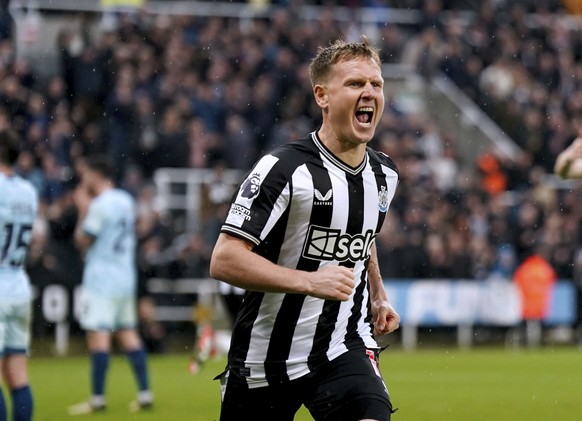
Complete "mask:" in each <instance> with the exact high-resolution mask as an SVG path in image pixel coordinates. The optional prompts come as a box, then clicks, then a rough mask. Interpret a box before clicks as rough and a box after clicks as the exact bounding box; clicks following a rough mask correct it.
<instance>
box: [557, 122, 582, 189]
mask: <svg viewBox="0 0 582 421" xmlns="http://www.w3.org/2000/svg"><path fill="white" fill-rule="evenodd" d="M554 172H555V173H556V174H557V175H559V176H560V177H562V178H582V130H581V131H580V132H579V134H578V137H577V138H576V140H574V142H573V143H572V144H571V145H570V146H568V147H567V148H566V149H564V150H563V151H562V153H560V155H558V158H557V159H556V164H555V165H554Z"/></svg>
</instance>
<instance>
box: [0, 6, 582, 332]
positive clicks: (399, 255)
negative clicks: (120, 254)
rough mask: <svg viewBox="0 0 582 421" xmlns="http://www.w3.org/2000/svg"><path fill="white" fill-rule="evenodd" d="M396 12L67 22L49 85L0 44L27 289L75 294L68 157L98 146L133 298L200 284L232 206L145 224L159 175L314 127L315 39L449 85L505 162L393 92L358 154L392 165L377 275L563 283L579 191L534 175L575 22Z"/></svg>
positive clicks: (152, 211) (208, 165) (546, 158)
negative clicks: (21, 199) (122, 209)
mask: <svg viewBox="0 0 582 421" xmlns="http://www.w3.org/2000/svg"><path fill="white" fill-rule="evenodd" d="M279 3H286V2H279ZM290 3H293V2H290ZM347 3H349V4H350V5H351V6H352V7H354V6H357V5H359V3H360V2H346V4H347ZM352 3H353V4H352ZM356 3H357V4H356ZM361 3H362V5H363V6H374V5H375V3H376V2H373V1H369V2H367V1H364V2H361ZM392 3H393V4H394V5H393V7H394V8H395V10H399V9H398V7H401V8H402V9H401V10H403V11H407V10H408V9H410V8H413V9H414V13H413V14H410V15H408V14H407V15H406V16H413V17H415V18H414V19H412V20H410V21H406V19H404V18H403V19H402V22H401V23H400V24H397V23H387V24H370V23H366V24H364V25H360V24H359V23H358V22H356V21H349V20H348V21H347V22H346V21H345V20H342V19H336V18H337V14H334V9H333V8H331V7H327V8H323V9H320V10H321V11H322V12H321V14H320V15H319V20H317V21H316V20H313V19H308V18H304V17H303V18H302V17H300V14H299V13H298V11H297V9H295V8H293V7H278V8H274V9H272V10H271V12H270V14H269V15H268V16H259V17H255V18H239V17H221V16H217V17H206V16H205V17H196V16H190V15H182V16H172V15H168V14H148V13H144V12H141V13H120V14H117V15H114V16H113V18H112V19H111V20H107V21H104V20H102V21H101V25H96V26H95V27H92V28H93V29H94V30H92V31H88V30H86V29H87V28H88V24H87V22H86V21H84V20H83V19H86V17H82V18H80V20H79V21H80V22H81V24H80V25H69V26H67V27H65V28H63V29H62V30H61V32H60V33H59V35H58V43H57V45H54V54H55V55H56V56H57V57H58V67H57V69H58V70H57V71H55V72H53V73H52V74H50V75H46V74H44V73H43V72H42V71H40V70H39V69H38V67H36V68H35V67H33V66H32V65H31V63H30V62H28V61H27V60H25V59H23V58H20V56H19V55H18V54H17V51H16V50H15V45H16V44H15V42H14V40H13V39H11V37H10V36H9V35H10V34H6V33H5V31H4V32H1V33H0V127H5V126H7V125H8V124H10V122H12V124H13V125H15V126H16V128H18V130H19V131H20V132H21V133H22V135H23V137H24V139H25V144H24V149H25V151H26V152H25V153H24V154H23V155H22V157H21V160H20V163H19V168H20V169H19V170H20V173H21V174H22V175H23V176H24V177H26V178H27V179H29V180H31V181H32V182H33V183H34V184H35V185H36V186H37V188H38V189H39V192H40V193H41V197H42V214H41V218H42V224H40V225H39V227H40V228H39V229H38V230H37V232H35V235H34V241H33V245H32V250H31V253H30V262H29V266H30V270H31V276H32V278H33V281H34V283H35V284H36V285H37V287H38V288H39V289H41V290H42V288H43V286H45V285H49V284H53V283H55V282H58V283H60V284H65V285H67V286H68V287H70V288H73V287H74V286H75V285H76V284H78V282H79V279H80V277H79V273H80V270H81V269H80V268H81V260H80V257H79V256H78V254H77V252H76V251H75V250H74V248H73V247H72V246H71V241H70V237H71V235H72V230H73V227H74V225H75V221H76V215H75V214H74V207H73V206H72V203H71V193H72V191H73V189H74V188H75V185H76V182H77V176H76V174H77V171H78V168H79V167H80V166H82V165H83V156H85V155H88V154H92V153H96V152H104V153H107V154H109V155H110V156H111V157H112V158H113V159H114V160H115V162H116V164H117V168H118V169H119V174H118V178H119V182H120V183H121V185H122V186H123V187H124V188H126V189H128V190H129V191H130V192H132V194H134V195H135V196H136V198H137V200H138V207H139V223H138V233H139V238H140V245H139V259H140V268H141V272H142V283H141V285H142V287H143V289H142V293H143V294H144V295H145V294H146V293H147V291H146V289H145V286H146V280H147V279H149V278H152V277H153V278H166V279H179V278H185V277H186V278H205V277H207V275H208V272H207V263H208V259H209V254H210V252H211V249H212V244H213V241H214V239H215V238H216V236H217V230H218V227H219V221H220V215H221V212H224V203H225V202H226V201H227V199H228V195H227V194H226V192H224V191H216V190H214V191H212V192H211V190H212V189H211V187H212V186H210V187H209V186H206V187H205V189H206V190H205V192H204V194H205V195H206V196H205V197H206V198H207V199H208V200H207V201H206V202H205V204H204V206H203V208H202V211H201V213H200V220H199V221H197V223H198V224H199V228H198V229H192V228H191V227H190V226H189V225H188V223H187V221H184V219H183V218H168V215H167V214H165V213H162V212H160V203H159V201H157V200H156V198H158V196H157V195H156V185H155V183H154V180H155V174H156V171H157V170H158V169H159V168H191V169H200V170H207V171H208V172H207V173H214V172H215V171H216V172H218V173H219V172H220V171H222V170H223V169H225V168H227V169H236V170H239V171H245V170H248V169H249V165H251V163H252V162H253V161H255V159H256V158H257V156H259V155H260V154H261V153H262V152H263V151H266V150H270V149H272V148H274V147H276V146H277V145H280V144H282V143H285V142H287V141H288V140H290V139H293V138H296V137H298V136H302V135H304V134H305V133H306V132H307V131H308V130H310V129H311V128H313V127H314V126H315V124H317V123H316V122H317V118H318V113H317V110H316V109H315V108H314V104H313V101H311V99H310V96H311V92H310V91H309V90H308V89H306V87H307V86H309V84H308V83H307V82H306V78H307V71H306V65H307V63H306V60H307V59H308V57H310V56H311V55H312V53H313V51H314V50H315V49H316V48H317V46H318V45H320V44H323V43H327V42H328V41H329V40H332V39H334V38H336V37H338V36H344V37H346V38H354V37H357V36H359V34H360V33H362V32H369V33H370V34H371V37H372V39H373V40H375V42H376V44H377V45H378V47H380V48H382V51H383V59H384V60H385V62H386V63H402V62H404V63H408V64H409V65H411V66H413V67H414V68H415V69H416V71H417V72H418V74H420V75H421V76H422V77H424V78H425V79H426V81H427V83H429V82H430V81H431V80H435V79H439V78H446V79H448V80H450V81H452V82H454V83H455V84H456V85H457V86H458V87H459V88H460V90H461V91H462V92H463V93H464V94H465V95H466V96H467V97H468V98H470V99H471V100H472V101H473V102H474V103H475V104H477V105H478V106H479V107H481V109H482V110H483V111H484V112H485V113H487V114H488V115H489V116H490V117H491V118H492V119H493V120H494V121H495V122H496V123H497V124H498V125H499V126H500V127H501V128H502V129H503V130H504V132H505V133H506V134H507V135H508V136H509V137H510V138H511V139H513V140H514V141H515V142H516V144H517V145H518V146H519V148H520V150H521V152H520V153H519V155H518V157H517V158H516V159H508V158H507V157H505V156H503V155H501V154H498V153H496V150H495V148H486V149H484V150H482V151H481V152H480V153H479V155H478V156H477V157H476V159H475V160H474V161H467V159H463V158H461V156H462V155H463V154H462V153H461V150H462V148H463V147H464V146H463V142H464V139H459V137H458V134H457V133H456V132H454V131H450V130H445V129H442V128H441V126H440V125H439V123H438V121H436V120H435V119H433V118H431V117H430V115H428V113H427V114H424V113H418V112H414V111H412V112H411V111H409V110H407V109H406V108H404V107H402V104H400V103H399V102H398V101H397V100H396V98H391V100H390V98H389V101H387V107H386V110H385V116H384V118H383V121H382V124H381V127H380V129H379V132H378V133H377V136H376V139H375V141H374V142H375V143H374V145H373V146H374V147H376V148H378V149H380V150H382V151H384V152H386V153H387V154H389V155H390V156H391V157H392V158H393V159H394V160H395V161H396V162H397V164H398V166H399V168H400V171H401V179H402V180H401V183H400V186H399V188H398V191H397V195H396V197H395V199H394V201H393V206H392V211H391V213H390V214H389V216H388V218H387V223H386V229H385V230H384V231H383V233H382V234H381V235H380V237H379V238H378V240H379V244H380V246H379V251H380V255H381V257H380V262H381V263H382V268H381V269H382V273H383V275H384V276H385V277H386V278H401V279H412V278H421V279H467V280H485V279H489V278H491V277H502V278H504V279H511V277H512V275H513V270H514V269H515V268H516V267H517V266H518V265H519V264H520V263H521V262H522V261H523V260H524V259H525V258H526V257H528V256H529V255H531V254H532V253H533V252H534V251H535V252H538V253H541V254H542V255H544V256H545V257H546V258H547V260H548V261H549V262H550V264H551V265H552V266H553V268H554V270H555V271H556V273H557V275H558V277H559V278H561V279H573V278H574V277H575V276H577V277H578V278H579V277H580V273H578V272H575V271H574V268H577V271H580V265H578V266H574V265H573V264H572V262H573V261H574V258H575V256H580V255H581V254H582V249H581V248H580V244H581V241H580V240H581V238H582V232H581V227H582V224H581V222H582V221H581V220H582V195H580V190H579V189H575V188H572V185H571V184H567V183H558V182H557V181H555V180H553V179H552V178H551V177H550V176H549V175H548V174H549V172H550V171H551V167H552V166H553V162H554V159H555V157H556V155H557V154H558V153H559V152H560V151H561V150H562V149H563V148H564V147H565V146H567V145H568V144H569V142H570V141H571V140H572V139H573V138H574V136H575V135H576V133H577V131H578V129H579V127H581V126H582V114H581V111H582V105H581V104H582V97H581V94H580V93H577V92H579V91H580V89H579V87H580V84H582V67H581V65H580V63H579V62H580V55H581V54H582V38H581V37H580V36H579V31H578V30H577V29H578V23H576V21H574V20H572V19H571V18H570V16H569V15H568V14H567V13H566V12H564V11H562V10H561V9H560V8H559V5H558V3H559V2H555V1H536V2H533V1H529V2H522V1H520V2H516V1H501V2H499V1H497V2H496V1H483V2H470V1H468V2H462V1H434V0H429V1H425V2H423V1H420V0H418V1H414V0H408V1H406V0H402V1H395V2H392ZM475 4H479V7H474V6H475ZM379 10H380V9H379ZM5 12H6V8H5V7H4V8H2V14H1V15H0V20H3V19H5V16H6V15H5ZM403 16H404V15H403ZM95 28H96V29H95ZM463 156H464V155H463ZM178 193H180V192H179V191H178ZM170 216H171V215H170ZM191 222H192V221H190V223H191ZM578 260H580V259H579V258H578ZM64 262H66V264H65V263H64ZM166 299H167V300H170V301H172V303H176V302H177V303H180V302H182V303H186V302H188V303H190V302H191V299H192V297H190V296H172V297H171V298H166ZM71 317H72V316H71ZM36 328H37V329H39V330H42V329H45V328H43V326H42V324H39V325H38V326H37V327H36Z"/></svg>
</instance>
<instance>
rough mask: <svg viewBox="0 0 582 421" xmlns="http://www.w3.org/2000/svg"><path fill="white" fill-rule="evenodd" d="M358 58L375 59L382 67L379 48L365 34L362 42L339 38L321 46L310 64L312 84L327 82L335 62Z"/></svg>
mask: <svg viewBox="0 0 582 421" xmlns="http://www.w3.org/2000/svg"><path fill="white" fill-rule="evenodd" d="M357 59H368V60H373V61H374V62H376V64H378V67H382V60H380V52H379V50H378V49H377V48H375V47H373V46H372V45H370V41H369V39H368V37H366V36H365V35H363V36H362V42H350V43H348V42H346V41H344V40H343V39H338V40H336V41H334V42H332V43H330V44H329V45H328V46H327V47H319V49H318V50H317V54H316V55H315V57H314V58H313V60H311V64H310V65H309V78H310V79H311V85H312V86H315V85H319V84H322V83H325V81H326V80H327V78H328V77H329V74H330V72H331V68H332V66H333V65H334V64H336V63H339V62H340V61H349V60H357Z"/></svg>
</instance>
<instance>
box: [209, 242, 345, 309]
mask: <svg viewBox="0 0 582 421" xmlns="http://www.w3.org/2000/svg"><path fill="white" fill-rule="evenodd" d="M252 248H253V244H252V243H251V242H249V241H246V240H242V239H240V238H238V237H235V236H232V235H229V234H225V233H222V234H220V236H219V237H218V241H217V242H216V245H215V246H214V251H213V252H212V258H211V260H210V275H211V276H212V277H213V278H216V279H219V280H221V281H224V282H227V283H229V284H231V285H234V286H237V287H240V288H244V289H246V290H249V291H262V292H281V293H297V294H306V295H311V296H313V297H317V298H323V299H329V300H338V301H347V299H348V297H349V296H350V294H351V293H352V290H353V288H354V284H355V283H354V275H353V273H352V271H351V270H350V269H348V268H345V267H342V266H332V265H330V266H326V267H325V268H323V269H320V270H318V271H316V272H306V271H300V270H294V269H289V268H286V267H283V266H279V265H277V264H275V263H272V262H271V261H269V260H267V259H265V258H264V257H262V256H259V255H258V254H256V253H254V252H253V251H252Z"/></svg>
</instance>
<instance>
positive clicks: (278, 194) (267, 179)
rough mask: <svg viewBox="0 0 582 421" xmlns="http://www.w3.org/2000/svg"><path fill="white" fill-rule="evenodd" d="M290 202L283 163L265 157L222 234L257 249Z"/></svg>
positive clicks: (243, 188)
mask: <svg viewBox="0 0 582 421" xmlns="http://www.w3.org/2000/svg"><path fill="white" fill-rule="evenodd" d="M288 201H289V187H288V181H287V177H286V176H285V174H284V171H282V163H281V161H280V160H279V158H277V157H275V156H273V155H266V156H264V157H263V158H261V160H259V162H258V163H257V165H256V166H255V167H254V168H253V170H252V171H251V172H250V173H249V174H248V176H247V177H246V179H245V180H244V181H243V183H242V184H241V186H240V188H239V190H238V192H237V194H236V196H235V197H234V199H233V201H232V204H231V206H230V210H229V212H228V215H227V217H226V221H225V223H224V225H223V226H222V230H221V231H222V232H226V233H229V234H232V235H234V236H237V237H240V238H243V239H246V240H248V241H251V242H252V243H254V244H255V245H258V244H260V242H261V241H262V240H263V239H264V238H265V237H266V235H267V234H268V233H269V231H270V229H271V228H272V227H273V226H274V225H275V223H276V222H277V221H278V220H279V218H280V217H281V215H282V214H283V213H284V212H285V209H286V208H287V205H288Z"/></svg>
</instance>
